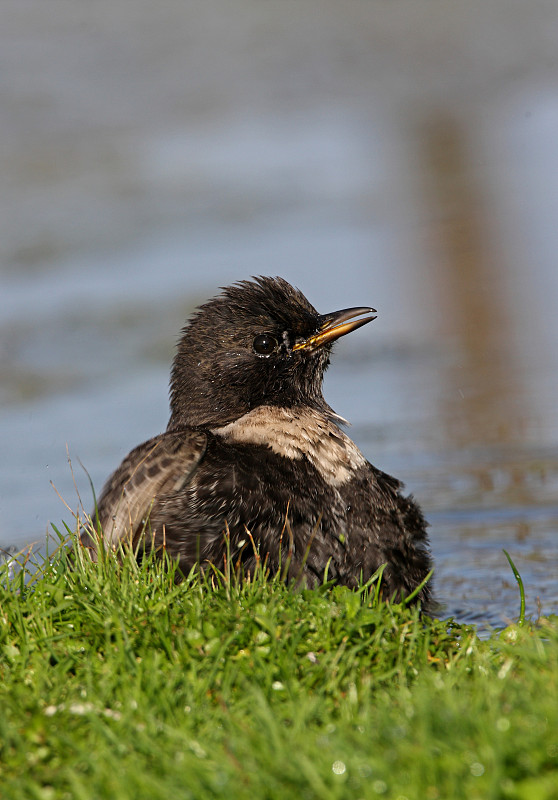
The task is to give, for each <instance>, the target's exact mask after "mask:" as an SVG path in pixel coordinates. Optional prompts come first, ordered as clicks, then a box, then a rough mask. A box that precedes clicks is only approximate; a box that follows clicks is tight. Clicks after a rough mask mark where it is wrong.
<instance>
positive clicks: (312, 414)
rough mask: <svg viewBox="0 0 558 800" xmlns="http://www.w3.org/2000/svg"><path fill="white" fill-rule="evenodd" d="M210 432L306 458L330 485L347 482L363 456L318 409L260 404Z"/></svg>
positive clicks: (288, 456)
mask: <svg viewBox="0 0 558 800" xmlns="http://www.w3.org/2000/svg"><path fill="white" fill-rule="evenodd" d="M213 433H215V434H217V435H219V436H222V437H223V438H224V439H226V440H228V441H230V442H239V443H240V442H243V443H245V444H257V445H265V446H267V447H269V448H270V449H271V450H273V452H274V453H277V454H278V455H280V456H285V457H286V458H295V459H302V458H304V457H306V458H307V459H308V461H310V463H311V464H312V465H313V466H314V467H315V468H316V469H317V470H318V472H319V473H320V474H321V475H322V477H323V479H324V480H325V481H327V483H329V484H330V485H332V486H341V485H342V484H344V483H346V482H347V481H349V480H350V479H351V478H352V476H353V473H354V471H355V470H356V469H358V468H359V467H363V466H364V465H365V464H366V459H365V458H364V456H363V455H362V453H361V452H360V450H359V449H358V447H357V446H356V444H355V443H354V442H353V441H352V440H351V439H349V437H348V436H347V435H346V434H345V433H343V431H342V430H341V429H340V428H338V427H337V425H335V424H334V423H333V422H331V420H329V419H328V418H327V417H326V416H324V415H322V414H320V413H319V412H316V411H313V410H310V409H306V408H302V407H298V408H293V409H287V408H277V407H275V406H260V407H259V408H255V409H254V410H253V411H249V412H248V413H247V414H244V416H242V417H240V419H237V420H235V422H230V423H229V424H228V425H225V426H223V427H222V428H214V429H213Z"/></svg>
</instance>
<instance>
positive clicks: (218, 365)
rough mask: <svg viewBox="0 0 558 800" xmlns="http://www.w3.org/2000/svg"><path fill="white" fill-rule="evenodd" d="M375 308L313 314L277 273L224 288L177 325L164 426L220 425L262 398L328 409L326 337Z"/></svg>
mask: <svg viewBox="0 0 558 800" xmlns="http://www.w3.org/2000/svg"><path fill="white" fill-rule="evenodd" d="M373 312H374V309H373V308H367V307H359V308H348V309H344V310H342V311H336V312H333V313H332V314H323V315H321V314H318V312H317V311H316V309H315V308H314V307H313V306H312V305H311V304H310V303H309V302H308V300H307V299H306V298H305V297H304V295H303V294H302V292H300V291H298V289H295V288H293V287H292V286H291V285H290V284H289V283H287V281H285V280H283V279H282V278H266V277H260V278H256V279H255V280H253V281H240V282H239V283H236V284H234V285H233V286H230V287H228V288H226V289H224V290H223V292H222V294H221V295H219V296H218V297H216V298H215V299H213V300H210V301H209V302H208V303H205V304H204V305H202V306H201V307H200V308H199V309H198V311H197V312H196V314H195V315H194V316H193V317H192V319H191V320H190V322H189V324H188V325H186V327H185V328H184V330H183V331H182V338H181V339H180V342H179V344H178V350H177V353H176V356H175V359H174V363H173V368H172V373H171V385H170V393H171V420H170V423H169V427H170V428H174V427H178V426H182V425H189V426H194V427H207V426H211V427H217V426H220V425H226V424H227V423H229V422H232V421H233V420H236V419H238V418H239V417H241V416H242V415H243V414H246V413H247V412H248V411H250V410H251V409H253V408H257V407H258V406H262V405H274V406H283V407H286V408H289V407H292V406H294V405H301V404H303V405H307V406H310V407H313V408H316V409H317V410H321V411H324V412H326V413H328V412H331V409H330V408H329V406H328V405H327V403H326V402H325V400H324V398H323V395H322V379H323V375H324V372H325V370H326V368H327V366H328V364H329V356H330V352H331V347H332V344H333V342H334V341H335V340H336V339H338V338H339V337H340V336H344V335H345V334H346V333H349V332H350V331H353V330H355V329H356V328H359V327H361V325H365V324H366V323H367V322H370V321H371V320H373V319H375V317H373V316H370V313H373ZM364 315H366V316H364Z"/></svg>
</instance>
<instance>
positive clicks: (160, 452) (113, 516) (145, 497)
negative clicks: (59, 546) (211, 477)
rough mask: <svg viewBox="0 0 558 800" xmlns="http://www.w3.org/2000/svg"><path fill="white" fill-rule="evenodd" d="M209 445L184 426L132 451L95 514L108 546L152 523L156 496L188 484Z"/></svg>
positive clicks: (101, 497) (110, 481)
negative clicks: (150, 517) (150, 521)
mask: <svg viewBox="0 0 558 800" xmlns="http://www.w3.org/2000/svg"><path fill="white" fill-rule="evenodd" d="M206 446H207V438H206V436H205V434H204V433H201V432H198V431H193V430H190V429H184V430H176V431H172V432H167V433H162V434H160V435H159V436H155V437H154V438H153V439H149V441H147V442H144V443H143V444H140V445H139V446H138V447H136V448H135V449H134V450H132V451H131V453H129V454H128V455H127V456H126V458H125V459H124V461H123V462H122V464H121V465H120V467H119V468H118V469H117V470H116V472H115V473H114V474H113V475H112V477H111V478H109V480H108V481H107V483H106V485H105V487H104V488H103V491H102V493H101V496H100V498H99V500H98V502H97V508H96V512H95V513H94V514H93V515H92V517H93V521H94V522H95V521H96V520H98V523H99V524H100V530H101V532H102V536H103V540H104V542H105V545H106V546H107V547H114V545H116V544H118V542H120V541H130V542H131V541H133V539H134V534H135V533H136V531H138V529H140V530H141V529H143V528H145V526H146V524H148V520H149V514H150V511H151V508H152V506H153V504H154V502H155V501H156V499H157V498H158V497H160V496H161V495H164V494H168V493H170V492H178V491H180V490H181V489H183V488H184V487H185V486H186V485H187V484H188V482H189V481H190V479H191V477H192V475H193V473H194V472H195V470H196V468H197V466H198V464H199V462H200V460H201V459H202V458H203V455H204V453H205V449H206ZM97 527H98V526H97ZM87 538H88V537H87ZM87 544H89V542H87Z"/></svg>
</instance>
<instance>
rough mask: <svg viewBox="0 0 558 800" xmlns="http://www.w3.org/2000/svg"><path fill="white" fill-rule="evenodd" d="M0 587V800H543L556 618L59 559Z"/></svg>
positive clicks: (550, 762) (557, 765)
mask: <svg viewBox="0 0 558 800" xmlns="http://www.w3.org/2000/svg"><path fill="white" fill-rule="evenodd" d="M0 583H1V587H0V797H2V798H5V799H7V798H45V800H48V798H66V797H67V798H95V799H98V798H116V799H117V800H118V798H134V799H135V798H146V800H147V799H149V800H157V799H158V798H161V800H163V798H164V799H165V800H167V799H168V798H170V797H179V798H196V800H198V799H200V798H206V797H230V798H281V799H282V800H283V799H284V798H297V800H298V799H299V798H378V797H384V798H399V800H403V799H404V798H408V800H414V798H417V800H418V798H421V800H422V799H423V798H424V799H426V800H436V799H437V798H443V799H444V800H445V798H467V800H470V799H471V798H526V800H531V798H532V799H533V800H538V799H539V798H558V619H556V618H552V619H547V620H541V621H540V622H539V624H537V625H530V624H526V625H523V626H513V627H510V628H508V629H506V630H505V631H504V632H501V633H500V634H494V635H493V636H492V637H491V638H490V639H489V640H488V641H480V640H479V639H478V638H477V637H476V635H475V632H474V630H473V629H471V628H467V627H459V626H453V625H451V624H448V623H447V622H437V621H434V622H430V621H421V620H420V619H419V618H418V616H417V613H416V611H415V610H409V609H405V608H401V607H391V608H390V607H389V606H386V605H385V604H382V603H381V602H378V601H377V600H376V599H375V596H374V595H375V592H374V586H372V587H371V591H363V592H361V593H360V594H358V593H352V592H349V591H348V590H345V589H342V588H331V587H324V588H323V590H320V591H295V590H293V589H289V588H288V587H285V586H284V585H283V584H282V583H280V582H279V581H269V580H265V579H264V578H257V579H256V580H255V581H253V582H251V583H235V581H234V580H223V579H217V578H215V579H214V580H213V581H212V583H213V586H212V585H210V583H211V582H210V581H207V580H206V581H203V580H200V579H199V578H192V579H190V580H189V581H186V582H185V583H182V584H181V585H179V586H175V585H174V583H173V580H172V574H169V573H168V572H165V571H164V570H163V569H161V568H160V567H159V566H158V565H156V564H150V563H146V564H144V565H142V566H140V567H138V566H136V564H135V562H133V561H132V560H130V559H128V560H125V562H124V563H123V564H122V565H121V566H119V565H117V564H116V563H115V562H114V561H113V560H109V561H107V563H103V564H99V565H92V564H90V563H87V562H83V563H78V564H77V566H76V568H75V569H74V570H71V569H70V568H69V565H68V563H67V559H66V557H65V556H64V555H63V554H59V555H58V556H56V557H55V558H54V559H53V560H52V562H51V563H50V565H44V566H43V567H42V569H40V570H39V571H38V572H37V573H36V574H35V575H34V576H33V577H32V578H31V579H28V580H27V581H26V582H25V581H24V580H23V574H22V573H21V574H20V575H18V576H16V577H15V578H10V577H9V576H8V573H7V570H5V571H4V574H3V577H2V578H1V580H0Z"/></svg>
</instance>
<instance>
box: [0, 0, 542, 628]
mask: <svg viewBox="0 0 558 800" xmlns="http://www.w3.org/2000/svg"><path fill="white" fill-rule="evenodd" d="M556 30H558V6H557V5H556V3H555V2H550V0H548V1H547V2H545V0H534V1H533V2H531V3H529V4H521V3H509V2H508V0H483V1H482V2H480V0H477V2H470V3H467V4H460V6H457V5H455V4H449V3H445V2H442V0H428V1H427V0H412V2H411V1H410V0H400V1H399V2H398V3H393V4H388V3H383V2H380V0H348V2H345V3H342V4H339V3H337V2H333V0H325V2H324V0H320V2H318V0H306V2H303V3H300V2H296V3H295V2H283V3H280V4H270V3H261V4H255V3H252V2H248V1H247V0H240V2H238V3H235V4H229V3H227V2H225V0H216V1H215V2H201V1H198V2H186V3H185V2H183V0H180V1H179V0H162V2H160V3H157V4H148V3H134V4H133V3H127V2H124V0H116V2H115V0H112V1H111V2H110V3H109V2H108V0H105V1H103V0H100V2H97V3H94V4H93V3H90V4H83V5H81V4H80V5H75V4H74V5H68V4H67V3H65V2H62V0H51V2H49V3H48V4H46V3H44V2H43V0H27V1H26V2H25V3H22V2H21V1H20V0H8V2H6V3H5V4H4V8H3V23H2V26H0V142H1V146H0V175H1V176H2V177H1V178H0V182H1V184H2V192H1V193H0V234H1V235H0V375H1V380H0V447H1V451H2V456H3V457H2V459H1V460H0V544H1V545H3V546H5V547H10V546H16V547H22V546H24V545H28V544H30V543H32V542H39V543H40V542H43V541H44V538H45V534H46V532H47V530H48V527H49V524H50V523H54V524H55V525H57V526H59V525H60V523H61V520H66V521H67V522H69V523H70V524H71V522H72V512H75V511H77V509H78V507H79V504H80V501H79V498H78V492H79V495H80V496H81V500H82V502H83V504H84V506H85V507H86V508H89V507H90V505H91V491H90V488H89V483H88V478H87V475H86V472H85V470H87V473H88V474H89V475H90V476H91V479H92V481H93V483H94V485H95V487H96V488H97V490H99V489H100V488H101V486H102V483H103V481H104V480H105V478H106V477H107V476H108V475H109V474H110V472H111V471H112V470H113V469H114V468H115V467H116V466H117V465H118V463H119V462H120V460H121V458H122V457H123V456H124V455H125V454H126V453H127V452H128V450H129V449H130V448H131V447H133V446H134V445H136V444H138V443H139V442H140V441H142V440H144V439H146V438H148V437H149V436H151V435H153V434H155V433H157V432H159V431H161V430H163V429H164V428H165V426H166V422H167V382H168V372H169V365H170V361H171V359H172V354H173V347H174V343H175V341H176V339H177V336H178V334H179V331H180V328H181V326H182V325H183V324H184V321H185V320H186V318H187V316H188V314H189V313H190V312H191V311H192V309H193V308H194V307H195V305H196V304H197V303H199V302H200V301H203V300H204V299H207V298H208V297H210V296H212V295H213V294H215V293H216V291H217V289H218V287H219V286H222V285H225V284H227V283H230V282H232V281H234V280H237V279H243V278H246V277H249V276H250V275H257V274H273V275H275V274H279V275H282V276H284V277H285V278H286V279H287V280H289V281H291V282H292V283H294V284H295V285H297V286H298V287H299V288H301V289H302V290H303V291H304V292H305V294H306V295H307V296H308V297H309V299H310V300H311V301H312V302H313V303H314V305H316V306H317V308H318V309H319V310H320V311H322V312H326V311H331V310H335V309H337V308H342V307H345V306H350V305H361V304H370V305H373V306H374V307H375V308H377V309H378V312H379V313H378V319H377V320H376V322H374V323H373V324H372V325H369V326H367V327H366V328H364V329H362V330H361V331H358V332H356V333H354V334H353V335H351V336H350V337H347V338H346V339H344V340H342V341H341V342H339V343H338V345H337V348H336V353H335V356H334V359H333V363H332V366H331V369H330V371H329V373H328V375H327V379H326V389H325V393H326V396H327V398H328V400H329V402H330V404H331V405H332V406H333V407H334V408H335V409H336V410H337V411H338V412H339V413H340V414H341V415H343V416H344V417H346V418H348V419H349V420H351V422H352V428H351V435H352V436H353V438H354V439H355V440H356V441H357V442H358V444H359V445H360V447H361V449H362V450H363V451H364V453H365V454H366V456H367V457H368V458H369V459H370V460H371V461H372V462H373V463H374V464H376V465H377V466H378V467H380V468H382V469H384V470H386V471H388V472H392V473H393V474H395V475H397V476H398V477H400V478H402V479H403V480H404V481H405V482H406V484H407V488H408V489H409V490H410V491H412V492H413V493H414V494H415V496H416V497H417V499H418V500H419V501H420V502H421V504H422V505H423V507H424V509H425V513H426V515H427V517H428V518H429V520H430V522H431V537H432V547H433V551H434V555H435V558H436V576H435V578H436V587H437V593H438V595H439V597H440V599H441V601H442V602H443V603H444V604H445V611H444V613H445V614H448V615H449V614H455V615H456V616H457V617H458V618H459V619H460V620H465V621H476V622H480V623H481V624H483V625H501V624H503V623H505V622H506V621H508V620H510V619H514V618H515V617H516V616H517V613H518V609H519V599H518V593H517V587H516V586H515V584H514V580H513V575H512V573H511V570H510V568H509V566H508V564H507V561H506V559H505V556H504V554H503V549H504V548H505V549H506V550H508V551H509V553H510V554H511V556H512V558H513V559H514V561H515V563H516V565H517V567H518V569H519V570H520V572H521V575H522V577H523V580H524V583H525V588H526V593H527V606H528V613H529V614H531V615H533V616H535V617H536V616H537V614H539V613H550V612H554V613H555V612H556V611H557V605H558V585H557V572H558V404H557V402H556V398H557V397H558V347H557V344H558V314H557V313H556V308H557V305H558V264H557V257H556V253H557V252H558V225H556V220H557V219H558V148H557V147H556V142H558V50H557V48H556V45H555V31H556ZM68 453H69V458H70V460H71V464H70V463H69V462H68ZM74 480H75V484H76V485H74Z"/></svg>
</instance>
